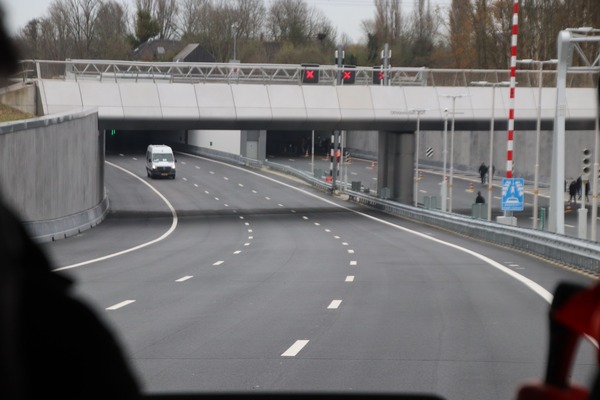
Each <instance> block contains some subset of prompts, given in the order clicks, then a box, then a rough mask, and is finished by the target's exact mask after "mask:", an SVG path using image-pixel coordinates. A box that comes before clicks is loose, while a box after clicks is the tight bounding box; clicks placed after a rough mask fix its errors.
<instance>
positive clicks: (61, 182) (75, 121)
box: [0, 109, 108, 241]
mask: <svg viewBox="0 0 600 400" xmlns="http://www.w3.org/2000/svg"><path fill="white" fill-rule="evenodd" d="M0 171H1V173H0V193H1V194H2V197H3V198H4V200H5V201H6V203H7V204H8V205H9V207H11V208H12V209H13V210H15V211H16V213H17V214H18V215H19V217H20V218H21V220H22V221H24V222H25V225H26V226H27V229H28V230H29V232H30V234H31V235H32V236H33V237H34V238H36V239H38V240H41V241H44V240H55V239H58V238H63V237H66V236H69V235H71V234H76V233H77V232H80V231H82V230H85V229H88V228H90V227H92V226H94V225H96V224H97V223H98V222H100V221H101V220H102V219H103V218H104V216H105V215H106V212H107V211H108V199H107V197H106V194H105V190H104V134H103V133H102V132H100V131H98V114H97V111H96V110H95V109H90V110H85V111H81V112H76V113H63V114H54V115H52V116H47V117H41V118H35V119H30V120H25V121H20V122H12V123H2V124H0Z"/></svg>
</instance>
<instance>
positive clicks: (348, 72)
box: [342, 65, 356, 85]
mask: <svg viewBox="0 0 600 400" xmlns="http://www.w3.org/2000/svg"><path fill="white" fill-rule="evenodd" d="M352 68H356V66H355V65H344V70H343V71H342V83H343V84H344V85H352V84H354V80H355V79H356V71H355V70H354V69H352Z"/></svg>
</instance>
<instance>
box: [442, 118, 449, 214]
mask: <svg viewBox="0 0 600 400" xmlns="http://www.w3.org/2000/svg"><path fill="white" fill-rule="evenodd" d="M447 143H448V109H447V108H445V109H444V151H443V153H444V167H443V175H442V176H443V181H442V187H441V197H442V204H441V206H440V209H441V210H442V211H446V209H447V201H448V200H447V199H448V180H447V178H446V158H447V157H448V145H447Z"/></svg>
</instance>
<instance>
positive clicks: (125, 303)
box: [106, 300, 135, 311]
mask: <svg viewBox="0 0 600 400" xmlns="http://www.w3.org/2000/svg"><path fill="white" fill-rule="evenodd" d="M131 303H135V300H125V301H122V302H120V303H117V304H115V305H114V306H110V307H107V308H106V309H107V310H109V311H113V310H118V309H119V308H121V307H125V306H127V305H129V304H131Z"/></svg>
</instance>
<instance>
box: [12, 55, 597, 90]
mask: <svg viewBox="0 0 600 400" xmlns="http://www.w3.org/2000/svg"><path fill="white" fill-rule="evenodd" d="M21 67H22V71H21V72H20V73H19V76H20V77H22V79H24V80H35V79H58V80H73V81H90V80H91V81H97V82H148V81H150V82H166V83H244V84H251V83H256V84H288V85H289V84H303V83H302V74H303V72H304V70H305V69H306V68H309V67H307V66H305V65H299V64H237V63H180V62H161V63H157V62H134V61H103V60H66V61H50V60H25V61H22V62H21ZM310 68H311V69H313V70H314V72H315V73H316V74H317V76H318V83H312V84H318V85H329V86H331V85H336V84H337V82H338V76H339V74H343V72H344V71H352V73H353V75H354V82H353V83H352V84H353V85H374V83H373V82H374V80H373V75H374V74H379V72H380V71H381V70H380V69H379V67H359V66H356V67H354V66H352V67H350V66H345V67H342V68H339V67H337V66H336V65H318V66H316V65H314V66H311V67H310ZM385 72H387V75H388V78H389V79H388V80H389V85H391V86H451V87H452V86H454V87H466V86H470V85H471V84H472V83H473V82H482V81H486V82H490V83H498V82H506V81H508V80H509V79H510V71H509V70H508V69H506V70H486V69H471V70H466V69H433V68H425V67H422V68H413V67H410V68H409V67H392V68H389V69H388V70H387V71H385ZM597 80H598V72H597V71H595V72H594V71H589V70H573V71H571V72H569V74H568V79H567V85H568V87H595V86H596V84H597ZM304 84H305V85H308V84H309V83H304ZM342 84H348V83H342ZM517 86H518V87H538V86H539V71H538V70H536V69H520V70H518V71H517ZM542 86H544V87H555V86H556V71H555V70H544V71H543V72H542Z"/></svg>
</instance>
